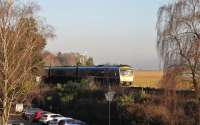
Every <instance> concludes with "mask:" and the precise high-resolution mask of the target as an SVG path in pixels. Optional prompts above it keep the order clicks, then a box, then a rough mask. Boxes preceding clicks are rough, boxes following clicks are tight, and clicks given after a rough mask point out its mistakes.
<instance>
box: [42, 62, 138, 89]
mask: <svg viewBox="0 0 200 125" xmlns="http://www.w3.org/2000/svg"><path fill="white" fill-rule="evenodd" d="M42 78H43V81H44V82H45V83H67V81H79V80H81V79H87V78H93V79H94V80H95V81H98V82H100V83H101V84H106V83H108V82H109V83H113V84H119V85H120V86H132V85H133V80H134V73H133V68H131V67H130V66H125V65H123V66H122V65H120V66H54V67H46V68H45V70H44V73H43V77H42Z"/></svg>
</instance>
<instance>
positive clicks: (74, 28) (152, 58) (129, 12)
mask: <svg viewBox="0 0 200 125" xmlns="http://www.w3.org/2000/svg"><path fill="white" fill-rule="evenodd" d="M38 3H39V4H40V6H41V8H42V9H41V12H40V15H41V16H42V17H45V18H46V21H47V22H48V23H49V24H51V25H52V26H53V27H54V28H55V33H56V35H57V37H56V38H55V39H54V40H51V41H49V42H48V44H47V47H46V49H47V50H50V51H52V52H54V53H56V52H58V51H61V52H80V53H85V54H87V55H89V56H92V57H93V58H94V60H95V62H96V63H97V64H101V63H107V62H110V63H115V64H129V65H132V66H134V67H135V68H143V69H158V68H159V59H158V57H157V51H156V29H155V27H156V26H155V25H156V18H157V10H158V8H159V7H160V6H161V5H163V4H164V3H167V0H38Z"/></svg>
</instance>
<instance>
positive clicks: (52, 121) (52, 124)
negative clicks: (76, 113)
mask: <svg viewBox="0 0 200 125" xmlns="http://www.w3.org/2000/svg"><path fill="white" fill-rule="evenodd" d="M71 119H72V118H70V117H56V118H54V119H53V120H51V121H50V122H49V125H58V123H59V122H60V121H62V120H71Z"/></svg>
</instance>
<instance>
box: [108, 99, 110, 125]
mask: <svg viewBox="0 0 200 125" xmlns="http://www.w3.org/2000/svg"><path fill="white" fill-rule="evenodd" d="M108 102H109V125H110V101H108Z"/></svg>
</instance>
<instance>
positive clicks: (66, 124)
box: [58, 119, 87, 125]
mask: <svg viewBox="0 0 200 125" xmlns="http://www.w3.org/2000/svg"><path fill="white" fill-rule="evenodd" d="M58 125H87V124H86V123H85V122H83V121H80V120H76V119H63V120H60V121H59V123H58Z"/></svg>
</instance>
